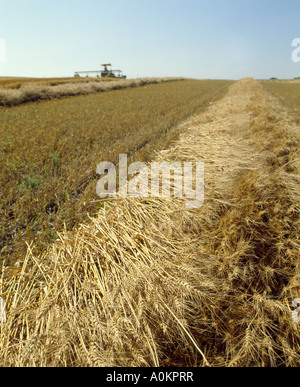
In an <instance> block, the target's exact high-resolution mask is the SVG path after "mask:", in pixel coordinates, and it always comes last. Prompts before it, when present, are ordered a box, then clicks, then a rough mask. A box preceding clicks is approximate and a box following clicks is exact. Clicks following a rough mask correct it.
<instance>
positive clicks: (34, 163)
mask: <svg viewBox="0 0 300 387" xmlns="http://www.w3.org/2000/svg"><path fill="white" fill-rule="evenodd" d="M230 84H231V82H228V81H196V80H186V81H178V82H168V83H163V84H158V85H148V86H143V87H138V88H130V89H124V90H116V91H108V92H105V93H97V94H90V95H84V96H77V97H69V98H63V99H59V100H52V101H44V102H35V103H28V104H24V105H21V106H18V107H6V108H5V107H2V108H0V185H1V189H0V214H1V228H0V236H1V243H0V251H1V255H0V257H1V258H0V260H3V259H4V258H5V259H6V261H7V260H8V262H13V261H14V260H15V259H16V258H19V257H20V255H24V254H25V253H26V249H27V245H26V244H25V242H26V241H27V242H28V243H29V242H30V241H34V246H35V249H36V250H41V251H42V250H43V249H44V248H45V247H46V246H47V245H48V244H49V243H50V242H53V241H55V240H56V239H57V232H58V231H60V230H62V229H64V227H66V228H67V229H72V228H73V227H74V226H76V225H78V224H79V223H80V222H83V221H84V220H86V219H87V217H88V215H93V214H95V213H96V211H97V210H98V208H99V203H98V200H97V199H98V197H97V195H96V183H97V176H96V166H97V164H98V163H100V162H101V161H110V162H114V163H116V162H117V160H118V155H119V154H121V153H126V154H128V155H129V157H130V158H131V159H132V160H135V161H136V160H142V161H148V160H149V159H150V158H151V155H152V154H153V152H154V151H158V150H160V149H163V148H166V147H168V145H169V144H170V142H171V141H172V140H174V139H176V137H177V135H178V129H177V128H176V126H177V125H178V124H179V123H180V122H181V121H182V120H184V119H185V118H187V117H188V116H190V115H192V114H195V113H199V112H201V111H203V110H204V109H206V108H207V107H208V106H209V104H210V103H211V102H214V101H216V100H217V99H219V98H221V97H222V96H224V94H225V92H226V91H227V89H228V87H229V85H230Z"/></svg>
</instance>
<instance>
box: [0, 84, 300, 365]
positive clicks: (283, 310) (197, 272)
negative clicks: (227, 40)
mask: <svg viewBox="0 0 300 387" xmlns="http://www.w3.org/2000/svg"><path fill="white" fill-rule="evenodd" d="M181 133H182V134H181V136H180V138H179V139H178V140H177V141H176V142H175V143H174V144H173V146H172V147H171V148H170V149H168V150H166V151H163V152H159V153H158V154H157V156H156V160H158V161H161V160H165V161H176V160H180V161H195V160H197V161H204V162H205V203H204V205H203V206H202V207H201V208H200V209H196V210H187V209H186V207H185V202H184V201H183V200H180V199H174V198H168V199H167V198H157V199H154V198H153V199H152V198H148V199H139V198H129V199H126V200H115V201H111V202H108V203H106V204H105V206H104V207H103V208H101V209H100V210H99V212H98V214H97V216H95V217H93V218H90V219H89V221H88V222H86V223H84V224H82V225H81V226H80V227H77V228H75V229H74V230H73V231H65V232H61V233H59V235H58V240H57V241H56V242H55V243H54V244H53V245H51V246H50V247H49V248H48V249H47V251H46V252H45V253H44V254H43V255H37V254H35V253H34V250H33V248H34V246H33V245H28V251H27V254H26V256H25V257H20V260H19V263H18V264H16V265H15V266H14V267H3V270H2V278H1V284H2V291H1V294H0V296H1V297H2V298H3V299H4V300H5V302H6V323H5V324H2V325H0V359H1V360H0V365H1V366H11V365H14V366H70V367H72V366H120V367H125V366H135V367H141V366H166V367H167V366H225V367H230V366H240V367H241V366H249V367H254V366H265V367H267V366H271V367H279V366H299V365H300V329H299V325H297V324H295V322H294V321H293V319H292V315H291V307H290V306H291V303H292V301H293V300H294V299H296V298H299V296H300V260H299V258H300V257H299V251H300V249H299V247H300V246H299V231H300V219H299V209H300V205H299V181H300V180H299V179H300V178H299V128H298V127H297V126H296V124H295V123H294V122H293V120H291V119H290V116H289V112H288V110H287V109H286V108H285V107H283V106H282V105H281V104H280V103H279V102H278V100H277V99H275V98H274V97H272V96H271V95H269V94H267V92H265V91H264V90H263V88H262V87H261V86H260V84H259V83H258V82H256V81H254V80H253V79H243V80H241V81H239V82H237V83H235V84H233V85H232V86H231V87H230V89H229V92H228V93H227V94H226V96H225V97H224V98H223V99H222V100H220V101H219V102H216V103H214V104H212V105H211V107H210V108H209V109H208V110H207V111H206V112H203V113H202V114H200V115H196V116H194V117H192V118H190V119H189V120H187V121H185V122H184V123H183V124H182V126H181Z"/></svg>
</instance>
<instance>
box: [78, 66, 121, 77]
mask: <svg viewBox="0 0 300 387" xmlns="http://www.w3.org/2000/svg"><path fill="white" fill-rule="evenodd" d="M101 66H102V67H103V70H96V71H78V72H76V73H75V74H74V77H86V78H89V77H92V78H93V77H96V78H121V79H126V78H127V76H126V75H123V72H122V71H121V70H112V69H111V67H112V65H111V64H103V65H101Z"/></svg>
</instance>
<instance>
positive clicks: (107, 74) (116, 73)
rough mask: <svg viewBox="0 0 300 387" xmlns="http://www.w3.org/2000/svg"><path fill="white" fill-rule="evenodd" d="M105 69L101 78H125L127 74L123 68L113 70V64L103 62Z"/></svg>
mask: <svg viewBox="0 0 300 387" xmlns="http://www.w3.org/2000/svg"><path fill="white" fill-rule="evenodd" d="M101 66H102V67H103V68H104V69H103V70H102V71H101V78H123V79H126V78H127V77H126V75H123V73H122V71H121V70H112V68H111V67H112V65H111V64H102V65H101Z"/></svg>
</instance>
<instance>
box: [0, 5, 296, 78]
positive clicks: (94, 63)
mask: <svg viewBox="0 0 300 387" xmlns="http://www.w3.org/2000/svg"><path fill="white" fill-rule="evenodd" d="M295 38H300V1H299V0H106V1H104V0H81V1H79V0H52V1H50V0H48V1H46V0H0V39H4V40H5V42H6V62H4V63H0V76H33V77H56V76H73V74H74V72H75V71H80V70H96V69H99V67H100V64H101V63H104V62H109V63H112V64H113V65H114V67H115V68H117V69H119V68H120V69H121V70H123V71H124V73H126V74H127V75H128V76H129V77H130V78H135V77H144V76H159V77H160V76H185V77H194V78H224V79H239V78H242V77H246V76H251V77H254V78H269V77H272V76H276V77H278V78H291V77H295V76H300V63H294V62H293V61H292V60H291V55H292V51H293V48H292V46H291V45H292V41H293V39H295Z"/></svg>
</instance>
